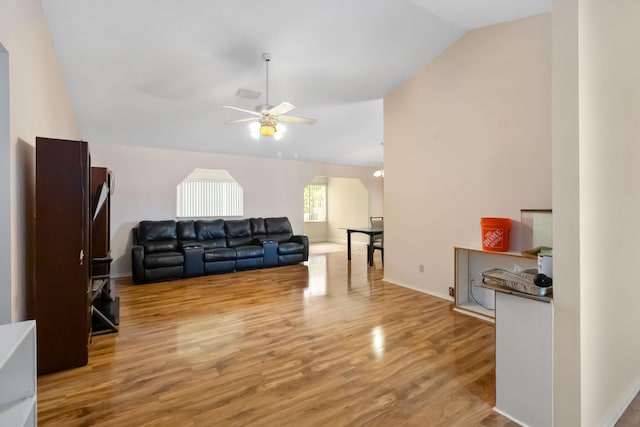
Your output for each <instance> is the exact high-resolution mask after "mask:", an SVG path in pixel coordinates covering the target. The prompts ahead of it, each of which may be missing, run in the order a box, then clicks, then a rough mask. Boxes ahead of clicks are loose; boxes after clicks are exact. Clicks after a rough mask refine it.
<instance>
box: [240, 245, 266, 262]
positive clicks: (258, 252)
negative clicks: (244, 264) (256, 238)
mask: <svg viewBox="0 0 640 427" xmlns="http://www.w3.org/2000/svg"><path fill="white" fill-rule="evenodd" d="M235 250H236V259H242V258H259V257H262V256H264V248H263V247H262V246H257V245H246V246H237V247H236V248H235Z"/></svg>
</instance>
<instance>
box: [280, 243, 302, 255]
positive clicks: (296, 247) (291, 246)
mask: <svg viewBox="0 0 640 427" xmlns="http://www.w3.org/2000/svg"><path fill="white" fill-rule="evenodd" d="M303 252H304V245H301V244H300V243H294V242H283V243H280V244H279V245H278V255H289V254H301V253H303Z"/></svg>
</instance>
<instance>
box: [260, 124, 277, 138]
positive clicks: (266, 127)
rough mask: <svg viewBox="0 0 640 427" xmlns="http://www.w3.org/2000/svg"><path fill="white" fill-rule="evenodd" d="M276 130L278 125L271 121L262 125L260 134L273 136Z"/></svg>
mask: <svg viewBox="0 0 640 427" xmlns="http://www.w3.org/2000/svg"><path fill="white" fill-rule="evenodd" d="M275 132H276V127H275V126H274V125H273V124H271V123H265V124H263V125H261V126H260V135H262V136H273V134H274V133H275Z"/></svg>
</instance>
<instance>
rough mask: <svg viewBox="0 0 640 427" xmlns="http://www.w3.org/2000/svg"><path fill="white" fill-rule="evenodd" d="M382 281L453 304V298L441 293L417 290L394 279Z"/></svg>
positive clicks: (384, 278) (386, 278)
mask: <svg viewBox="0 0 640 427" xmlns="http://www.w3.org/2000/svg"><path fill="white" fill-rule="evenodd" d="M382 280H384V281H385V282H389V283H391V284H392V285H397V286H402V287H403V288H407V289H411V290H414V291H418V292H421V293H423V294H427V295H431V296H432V297H436V298H440V299H443V300H447V301H450V302H453V298H451V297H450V296H449V295H444V294H439V293H436V292H430V291H426V290H424V289H420V288H416V287H414V286H410V285H407V284H406V283H400V282H398V281H395V280H393V279H389V278H388V277H383V278H382Z"/></svg>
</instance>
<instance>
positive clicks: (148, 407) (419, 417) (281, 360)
mask: <svg viewBox="0 0 640 427" xmlns="http://www.w3.org/2000/svg"><path fill="white" fill-rule="evenodd" d="M382 276H383V273H382V266H381V262H380V254H379V253H377V254H376V263H375V266H374V267H370V268H367V266H366V253H365V250H364V248H354V256H353V261H352V262H351V263H350V264H349V263H348V262H347V261H346V255H345V253H344V252H336V253H328V254H324V255H314V256H313V257H312V258H311V259H310V261H309V265H308V266H306V265H302V264H300V265H296V266H290V267H281V268H273V269H264V270H257V271H250V272H243V273H233V274H225V275H217V276H207V277H201V278H195V279H188V280H181V281H174V282H165V283H154V284H147V285H141V286H135V285H132V284H131V283H130V282H129V281H128V280H124V281H121V282H119V283H118V284H117V286H116V292H117V293H118V294H119V295H120V297H121V322H120V326H121V331H120V333H118V334H110V335H103V336H98V337H94V339H93V343H92V344H91V346H90V353H89V364H88V365H87V366H85V367H82V368H78V369H73V370H69V371H65V372H59V373H55V374H50V375H46V376H42V377H40V378H39V379H38V417H39V422H40V424H39V425H41V426H49V425H60V426H89V425H100V426H136V427H138V426H331V427H337V426H365V425H366V426H402V425H406V426H421V427H422V426H475V425H484V426H506V425H515V424H512V423H511V422H509V421H508V420H506V419H505V418H503V417H501V416H499V415H497V414H495V413H493V412H492V410H491V408H492V407H493V405H494V403H495V380H494V375H495V371H494V339H495V338H494V337H495V333H494V328H493V325H491V324H489V323H485V322H483V321H481V320H477V319H474V318H471V317H468V316H464V315H461V314H457V313H455V312H452V311H451V310H450V306H449V303H448V302H447V301H443V300H440V299H438V298H435V297H431V296H428V295H425V294H422V293H419V292H416V291H412V290H410V289H406V288H402V287H399V286H394V285H391V284H389V283H385V282H383V281H382Z"/></svg>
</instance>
